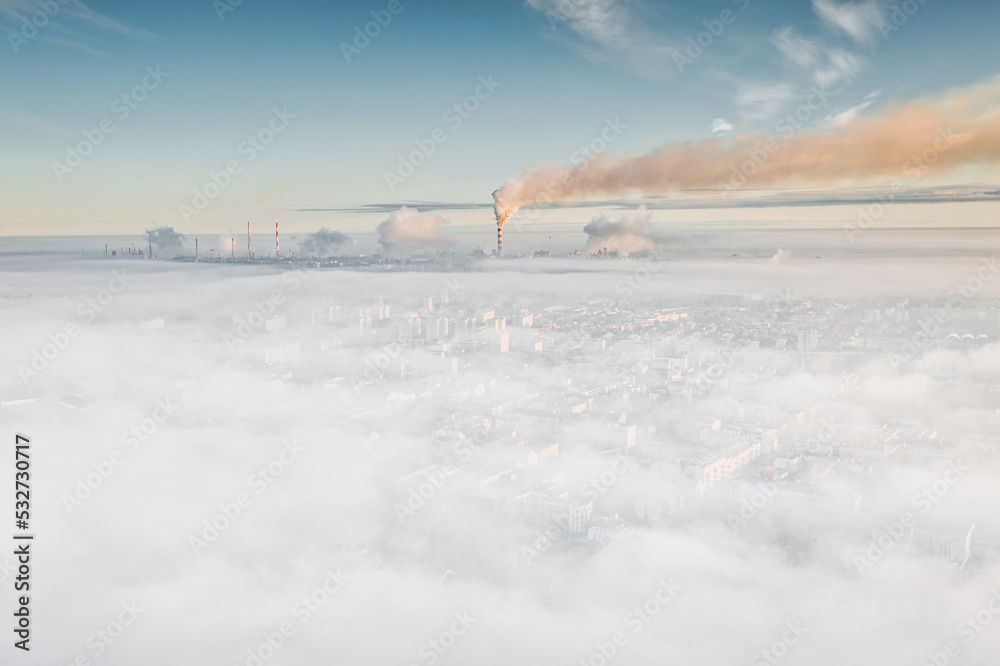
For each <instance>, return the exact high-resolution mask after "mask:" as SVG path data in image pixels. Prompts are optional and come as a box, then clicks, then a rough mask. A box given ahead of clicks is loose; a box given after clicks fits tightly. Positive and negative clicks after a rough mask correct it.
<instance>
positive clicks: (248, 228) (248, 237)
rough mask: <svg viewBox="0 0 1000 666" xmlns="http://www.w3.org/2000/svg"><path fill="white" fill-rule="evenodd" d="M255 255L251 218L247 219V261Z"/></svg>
mask: <svg viewBox="0 0 1000 666" xmlns="http://www.w3.org/2000/svg"><path fill="white" fill-rule="evenodd" d="M252 256H253V248H251V247H250V220H247V261H250V257H252Z"/></svg>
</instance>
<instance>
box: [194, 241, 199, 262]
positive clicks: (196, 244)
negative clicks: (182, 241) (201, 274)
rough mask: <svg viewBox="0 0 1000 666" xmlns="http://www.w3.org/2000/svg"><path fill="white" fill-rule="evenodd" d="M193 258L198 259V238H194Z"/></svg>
mask: <svg viewBox="0 0 1000 666" xmlns="http://www.w3.org/2000/svg"><path fill="white" fill-rule="evenodd" d="M194 258H195V259H196V260H197V259H198V237H197V236H195V237H194Z"/></svg>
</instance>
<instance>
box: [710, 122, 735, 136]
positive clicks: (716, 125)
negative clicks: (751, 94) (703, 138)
mask: <svg viewBox="0 0 1000 666" xmlns="http://www.w3.org/2000/svg"><path fill="white" fill-rule="evenodd" d="M732 131H733V125H732V123H729V122H726V119H725V118H715V119H713V120H712V134H725V133H726V132H732Z"/></svg>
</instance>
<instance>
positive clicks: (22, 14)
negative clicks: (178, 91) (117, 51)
mask: <svg viewBox="0 0 1000 666" xmlns="http://www.w3.org/2000/svg"><path fill="white" fill-rule="evenodd" d="M52 6H53V7H55V8H58V11H57V12H55V13H54V14H52V13H51V11H54V10H51V11H45V12H44V13H45V14H46V16H47V19H48V23H46V24H45V25H43V26H42V27H41V28H38V29H37V32H38V38H39V39H43V40H45V41H46V42H48V43H50V44H56V45H58V46H65V47H67V48H73V49H77V50H80V51H84V52H86V53H94V54H99V53H100V51H99V50H98V49H95V48H94V47H92V46H90V45H88V44H86V43H83V41H81V40H82V39H84V38H86V37H87V36H88V32H90V31H105V32H116V33H118V34H119V35H122V36H125V37H131V38H134V39H152V38H153V35H152V33H150V32H148V31H146V30H142V29H139V28H133V27H131V26H128V25H125V24H124V23H122V22H121V21H118V20H116V19H114V18H112V17H110V16H108V15H106V14H101V13H100V12H96V11H94V10H93V9H91V8H90V7H88V6H87V5H85V4H84V3H83V2H80V0H59V1H58V2H55V1H53V2H52ZM42 9H43V8H42V7H41V5H39V3H38V2H37V1H36V0H0V18H3V19H6V21H7V22H8V23H9V27H10V28H11V29H13V30H15V31H19V30H20V29H21V27H22V26H23V25H24V22H25V21H29V22H30V21H31V19H32V16H33V15H35V14H37V13H39V11H42ZM49 30H51V31H52V34H50V33H49V32H48V31H49ZM67 34H68V35H70V36H72V37H75V38H76V39H66V38H65V37H66V35H67Z"/></svg>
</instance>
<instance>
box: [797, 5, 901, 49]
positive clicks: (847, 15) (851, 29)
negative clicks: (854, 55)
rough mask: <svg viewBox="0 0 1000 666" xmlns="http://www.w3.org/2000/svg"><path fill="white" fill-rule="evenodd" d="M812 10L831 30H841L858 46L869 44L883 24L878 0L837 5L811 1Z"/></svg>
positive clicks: (883, 20)
mask: <svg viewBox="0 0 1000 666" xmlns="http://www.w3.org/2000/svg"><path fill="white" fill-rule="evenodd" d="M813 9H815V10H816V14H817V15H818V16H819V17H820V18H821V19H823V22H824V23H826V24H827V25H828V26H830V27H831V28H834V29H837V30H842V31H843V32H845V33H847V34H848V35H849V36H850V37H851V38H852V39H854V41H856V42H858V43H859V44H870V43H871V42H872V41H873V40H874V39H875V34H876V33H877V31H878V29H879V26H881V25H882V24H883V23H884V22H885V14H884V12H883V10H882V3H881V2H880V0H865V2H844V3H838V2H835V1H834V0H813Z"/></svg>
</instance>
